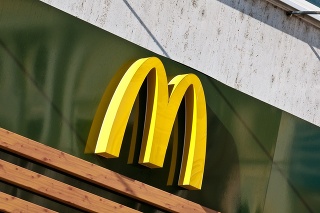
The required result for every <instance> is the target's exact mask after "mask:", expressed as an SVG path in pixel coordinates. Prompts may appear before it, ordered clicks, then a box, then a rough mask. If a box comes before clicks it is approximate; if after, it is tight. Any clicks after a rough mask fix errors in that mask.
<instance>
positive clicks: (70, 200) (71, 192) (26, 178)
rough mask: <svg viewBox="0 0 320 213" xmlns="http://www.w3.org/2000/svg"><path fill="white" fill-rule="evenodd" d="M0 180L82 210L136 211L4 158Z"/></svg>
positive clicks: (1, 164)
mask: <svg viewBox="0 0 320 213" xmlns="http://www.w3.org/2000/svg"><path fill="white" fill-rule="evenodd" d="M0 180H2V181H5V182H8V183H11V184H13V185H16V186H19V187H21V188H25V189H27V190H30V191H32V192H34V193H37V194H40V195H43V196H45V197H49V198H51V199H53V200H57V201H60V202H62V203H65V204H67V205H69V206H72V207H76V208H78V209H81V210H84V211H90V212H138V211H136V210H134V209H130V208H128V207H126V206H123V205H121V204H119V203H116V202H113V201H110V200H107V199H105V198H102V197H99V196H97V195H94V194H91V193H89V192H86V191H84V190H81V189H78V188H76V187H73V186H70V185H68V184H65V183H62V182H59V181H57V180H54V179H52V178H49V177H46V176H44V175H41V174H38V173H36V172H33V171H30V170H28V169H24V168H22V167H20V166H17V165H14V164H11V163H9V162H6V161H4V160H0Z"/></svg>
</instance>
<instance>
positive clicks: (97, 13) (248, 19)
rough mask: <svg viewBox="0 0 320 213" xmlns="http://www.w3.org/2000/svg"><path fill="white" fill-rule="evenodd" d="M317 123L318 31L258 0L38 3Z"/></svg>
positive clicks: (319, 86)
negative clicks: (55, 8)
mask: <svg viewBox="0 0 320 213" xmlns="http://www.w3.org/2000/svg"><path fill="white" fill-rule="evenodd" d="M42 1H43V2H46V3H48V4H50V5H52V6H54V7H57V8H59V9H61V10H63V11H65V12H67V13H70V14H72V15H74V16H76V17H78V18H80V19H83V20H85V21H87V22H89V23H91V24H94V25H96V26H98V27H100V28H102V29H105V30H106V31H109V32H112V33H114V34H116V35H118V36H120V37H122V38H125V39H127V40H129V41H131V42H133V43H136V44H138V45H140V46H142V47H145V48H147V49H149V50H152V51H154V52H156V53H159V54H161V55H164V56H167V57H168V58H171V59H173V60H175V61H178V62H181V63H183V64H185V65H188V66H190V67H193V68H195V69H197V70H199V71H201V72H204V73H206V74H207V75H210V76H211V77H213V78H215V79H217V80H219V81H221V82H223V83H225V84H227V85H229V86H231V87H233V88H236V89H238V90H240V91H242V92H244V93H246V94H249V95H251V96H253V97H255V98H258V99H260V100H262V101H265V102H267V103H269V104H271V105H274V106H276V107H278V108H281V109H283V110H285V111H287V112H289V113H292V114H294V115H296V116H298V117H301V118H303V119H305V120H308V121H310V122H312V123H314V124H316V125H318V126H320V96H319V95H318V94H319V93H320V29H319V28H317V27H314V26H313V25H311V24H309V23H307V22H305V21H303V20H300V19H299V18H297V17H287V16H286V15H285V12H284V10H282V9H279V8H276V7H274V6H273V5H272V4H270V3H268V2H266V1H261V0H218V1H216V0H208V1H206V0H188V1H178V0H176V1H173V0H161V1H159V0H141V1H134V0H69V1H65V0H42Z"/></svg>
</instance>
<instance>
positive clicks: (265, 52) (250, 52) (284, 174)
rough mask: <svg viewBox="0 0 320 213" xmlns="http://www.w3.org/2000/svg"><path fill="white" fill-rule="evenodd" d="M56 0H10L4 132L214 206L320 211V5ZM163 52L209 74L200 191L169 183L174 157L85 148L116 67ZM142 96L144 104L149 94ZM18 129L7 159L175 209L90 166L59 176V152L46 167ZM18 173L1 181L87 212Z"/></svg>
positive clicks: (57, 205) (18, 193) (182, 67)
mask: <svg viewBox="0 0 320 213" xmlns="http://www.w3.org/2000/svg"><path fill="white" fill-rule="evenodd" d="M43 2H45V3H46V4H45V3H42V2H38V1H32V0H29V1H4V3H3V6H2V7H3V10H2V12H1V16H0V28H1V34H0V36H1V38H0V39H1V58H2V60H1V62H2V63H1V71H0V72H1V73H0V87H1V90H0V92H1V96H0V98H1V99H0V103H1V108H0V109H1V112H0V127H1V128H3V129H5V130H9V131H11V132H14V134H15V133H16V134H19V135H23V136H25V137H27V138H30V139H32V140H35V141H39V142H40V143H41V144H45V145H47V146H49V147H51V148H54V149H56V150H60V151H62V152H65V153H68V154H70V155H72V156H76V157H78V158H80V159H83V160H86V161H88V162H91V163H93V164H97V165H100V166H102V167H104V168H107V169H110V170H111V171H114V172H116V173H117V174H121V175H125V176H127V177H130V178H132V179H134V180H137V181H140V182H141V183H145V184H147V185H148V186H152V187H155V188H157V189H160V190H162V191H163V192H168V193H170V194H174V195H176V196H177V199H179V198H183V199H185V200H187V201H189V200H190V201H192V202H194V203H195V204H200V205H201V206H202V207H204V210H205V211H210V209H211V210H216V211H221V212H317V211H318V209H320V206H319V202H318V200H319V199H320V185H319V184H320V182H319V178H320V175H319V172H318V170H319V166H318V165H320V164H319V162H320V159H319V157H318V156H319V152H320V145H319V142H318V141H319V138H320V129H319V125H320V116H319V115H320V114H319V113H320V111H319V107H320V106H319V101H320V99H319V97H318V90H319V86H318V84H319V80H320V77H319V73H320V56H319V54H320V39H319V38H320V36H319V35H320V29H319V26H320V22H319V20H320V19H319V18H318V17H317V15H313V16H303V17H297V16H288V15H287V14H286V12H287V11H289V10H290V11H291V10H294V9H295V8H294V7H293V5H292V4H291V5H290V4H289V3H288V2H284V1H270V2H267V1H251V0H246V1H242V0H241V1H200V0H197V1H195V0H193V1H138V2H137V1H126V0H123V1H43ZM312 3H313V4H314V5H316V4H318V3H317V2H316V1H315V2H312ZM52 6H53V7H56V8H58V9H60V10H62V11H58V10H57V9H55V8H53V7H52ZM308 6H310V5H309V4H307V6H305V5H304V8H307V7H308ZM318 6H319V5H318ZM296 8H298V7H297V6H296ZM310 8H317V6H312V5H311V6H310ZM298 9H299V8H298ZM65 12H66V13H65ZM67 13H69V14H71V15H73V16H75V17H76V18H75V17H72V16H71V15H69V14H67ZM79 19H82V20H83V21H81V20H79ZM92 25H95V26H92ZM99 28H101V29H99ZM138 45H139V46H138ZM150 56H156V57H159V58H160V60H161V61H162V62H163V64H164V66H165V69H166V71H167V74H168V75H170V76H175V75H178V74H183V73H194V74H196V75H197V76H198V77H199V78H200V80H201V82H202V84H203V87H204V91H205V94H206V102H207V115H208V123H207V131H208V136H207V138H208V139H207V148H206V150H207V157H206V163H205V165H206V166H205V171H204V178H203V188H202V189H201V190H200V191H188V190H182V189H181V188H179V187H177V186H176V185H175V183H176V182H177V178H178V176H179V174H178V173H177V172H176V173H175V175H174V177H173V179H174V180H173V185H172V186H166V184H165V182H166V181H167V176H168V173H169V168H170V166H169V165H170V161H171V160H170V158H167V157H166V160H165V165H164V168H163V170H161V171H160V170H157V171H155V170H149V169H147V168H142V167H141V166H139V165H138V164H137V163H133V165H127V156H128V153H129V149H130V148H129V142H127V143H126V144H127V145H125V143H123V146H124V147H123V150H124V151H123V152H121V154H120V158H119V159H108V160H106V159H103V158H101V157H98V156H96V155H92V154H91V155H86V154H84V147H85V143H86V140H87V137H88V133H89V130H90V126H91V123H92V120H93V117H94V114H95V112H96V109H97V106H98V104H99V102H100V100H101V97H102V94H103V92H104V90H105V89H106V87H107V85H108V84H109V81H110V79H112V76H113V75H114V74H115V72H116V71H117V70H118V69H119V67H121V66H122V65H123V64H124V63H126V62H127V61H129V60H132V59H134V60H136V59H139V58H143V57H150ZM142 90H143V89H142ZM9 97H10V98H9ZM141 97H142V100H141V103H142V104H141V105H143V103H144V102H145V101H146V100H145V99H144V98H143V97H146V94H143V93H142V95H141ZM142 110H143V109H142ZM182 114H183V113H182ZM180 116H181V115H180ZM182 117H183V116H182ZM182 120H183V118H182ZM133 125H134V121H133V119H132V118H130V120H129V122H128V130H127V131H128V132H126V133H125V136H124V142H125V141H130V135H131V132H130V131H131V128H130V127H131V126H133ZM140 128H141V127H140ZM5 130H4V131H5ZM141 134H142V133H140V136H139V135H138V137H142V136H141ZM4 135H5V133H3V134H2V135H1V142H2V145H1V160H4V161H7V162H10V163H14V164H15V165H18V166H21V167H24V168H28V169H29V170H32V171H34V172H37V173H39V174H41V175H44V176H48V177H51V178H53V179H56V180H59V181H61V182H63V183H66V184H70V185H73V186H75V187H79V188H81V189H83V190H85V191H90V192H91V193H93V194H96V195H99V196H101V197H103V198H105V199H110V200H112V201H114V202H118V203H121V204H122V205H124V206H128V207H130V208H133V209H136V210H140V211H146V212H150V211H163V210H167V211H170V208H167V207H166V208H162V206H161V205H160V204H157V203H156V201H151V200H152V199H151V198H152V195H150V201H149V202H148V201H146V200H143V199H142V198H141V196H140V197H139V195H135V193H134V192H133V191H132V192H131V194H130V192H129V193H128V194H125V195H123V191H120V192H119V191H116V193H114V192H113V190H111V191H109V190H106V189H105V188H101V187H99V186H97V184H92V183H91V182H89V183H87V182H86V181H83V180H81V178H80V180H79V179H77V178H79V177H78V176H77V175H76V176H77V178H74V177H73V176H74V174H71V176H72V177H70V174H69V176H68V175H65V174H60V173H59V172H58V173H57V171H55V169H56V168H54V169H52V168H51V167H50V165H51V164H50V162H49V163H45V166H41V165H38V164H37V163H39V162H38V161H37V160H36V161H37V163H35V162H33V161H32V160H30V159H28V156H27V157H26V156H24V155H23V154H21V153H20V152H19V153H20V154H19V153H18V156H15V155H14V154H12V152H13V153H15V154H17V153H16V152H18V151H10V150H9V151H8V149H7V148H6V146H5V144H6V143H8V141H7V140H8V139H7V137H5V136H4ZM180 137H183V135H182V136H180ZM21 140H22V141H23V140H24V139H21ZM137 141H138V140H137ZM180 149H181V146H180V148H179V150H180ZM168 152H169V153H173V151H172V150H171V148H169V151H168ZM180 152H181V151H180ZM21 155H22V156H23V157H21ZM27 155H28V154H27ZM180 155H182V153H180V154H178V156H180ZM30 156H31V154H30ZM25 157H26V158H27V160H26V159H25ZM134 160H135V162H137V154H135V157H134ZM178 163H179V162H178ZM58 170H59V169H58ZM3 171H4V170H3ZM67 173H68V172H67ZM5 176H6V174H5V173H2V176H1V180H2V182H1V189H3V190H1V191H3V192H5V193H7V194H10V195H12V196H15V197H19V198H21V199H23V200H27V201H29V202H31V203H36V204H38V205H40V206H44V207H47V208H49V209H50V208H51V209H53V210H56V211H66V210H68V211H75V212H76V211H78V210H79V209H81V208H78V207H75V206H72V205H71V207H70V205H68V204H66V203H63V202H62V204H61V201H58V202H57V201H55V199H53V200H54V201H52V200H51V199H52V198H51V199H48V198H45V197H46V196H43V195H41V196H40V197H39V196H38V195H37V194H39V193H37V192H34V191H32V190H31V191H32V193H31V194H30V192H29V191H28V188H27V189H26V188H24V187H21V186H20V185H19V186H16V185H15V184H13V185H14V186H12V185H10V184H12V183H11V182H10V180H8V178H5ZM31 182H32V181H31ZM98 185H99V184H98ZM20 188H22V189H20ZM111 189H112V188H111ZM148 189H149V188H148ZM150 189H151V188H150ZM117 193H120V194H121V195H119V194H117ZM40 194H41V193H40ZM128 197H129V198H128ZM131 199H133V200H131ZM177 202H178V201H177ZM146 203H147V204H146ZM1 205H3V206H5V205H6V202H5V201H2V203H1ZM93 205H94V204H93ZM149 205H151V206H149ZM206 208H208V209H206ZM171 210H172V211H178V210H173V209H171Z"/></svg>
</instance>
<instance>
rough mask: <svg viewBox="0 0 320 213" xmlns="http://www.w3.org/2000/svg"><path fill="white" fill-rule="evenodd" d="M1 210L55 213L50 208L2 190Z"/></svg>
mask: <svg viewBox="0 0 320 213" xmlns="http://www.w3.org/2000/svg"><path fill="white" fill-rule="evenodd" d="M0 212H17V213H18V212H20V213H22V212H29V213H39V212H46V213H54V212H56V211H52V210H50V209H47V208H44V207H42V206H38V205H36V204H33V203H30V202H28V201H25V200H22V199H20V198H17V197H14V196H11V195H8V194H5V193H3V192H0Z"/></svg>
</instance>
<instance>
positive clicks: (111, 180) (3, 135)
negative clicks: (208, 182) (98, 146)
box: [0, 128, 216, 212]
mask: <svg viewBox="0 0 320 213" xmlns="http://www.w3.org/2000/svg"><path fill="white" fill-rule="evenodd" d="M0 148H1V149H4V150H7V151H9V152H12V153H15V154H18V155H20V156H23V157H26V158H28V159H31V160H34V161H37V162H39V163H42V164H44V165H46V166H49V167H52V168H55V169H57V170H60V171H63V172H66V173H68V174H71V175H73V176H76V177H78V178H81V179H83V180H86V181H89V182H91V183H94V184H97V185H99V186H101V187H104V188H107V189H110V190H113V191H116V192H118V193H120V194H124V195H126V196H129V197H131V198H134V199H136V200H139V201H142V202H145V203H148V204H150V205H153V206H156V207H158V208H160V209H164V210H166V211H170V212H216V211H214V210H211V209H208V208H206V207H203V206H201V205H199V204H197V203H194V202H192V201H189V200H186V199H183V198H181V197H179V196H176V195H173V194H170V193H168V192H165V191H162V190H160V189H157V188H155V187H152V186H149V185H147V184H144V183H142V182H139V181H136V180H133V179H131V178H128V177H126V176H123V175H120V174H118V173H116V172H113V171H110V170H108V169H105V168H103V167H100V166H98V165H95V164H93V163H90V162H87V161H84V160H82V159H80V158H77V157H74V156H72V155H69V154H67V153H64V152H62V151H59V150H56V149H54V148H51V147H48V146H46V145H43V144H41V143H38V142H36V141H33V140H31V139H28V138H25V137H23V136H21V135H18V134H15V133H13V132H10V131H8V130H5V129H2V128H0Z"/></svg>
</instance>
